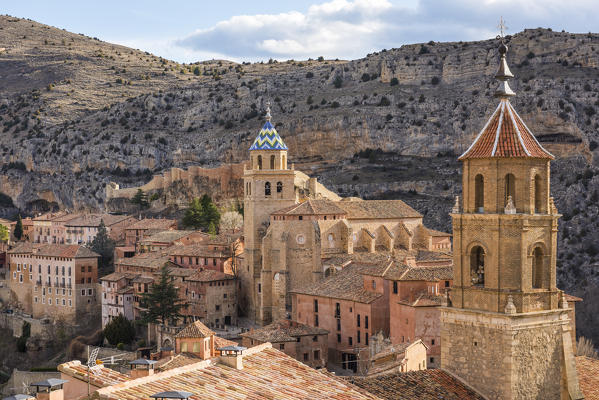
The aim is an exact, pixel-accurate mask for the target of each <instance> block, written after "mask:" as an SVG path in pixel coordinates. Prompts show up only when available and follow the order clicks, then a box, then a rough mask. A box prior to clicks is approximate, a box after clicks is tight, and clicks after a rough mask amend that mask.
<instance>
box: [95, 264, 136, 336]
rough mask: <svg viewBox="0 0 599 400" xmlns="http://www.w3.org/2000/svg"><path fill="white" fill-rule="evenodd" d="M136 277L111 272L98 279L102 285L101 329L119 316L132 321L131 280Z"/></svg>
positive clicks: (132, 294) (134, 275) (131, 274)
mask: <svg viewBox="0 0 599 400" xmlns="http://www.w3.org/2000/svg"><path fill="white" fill-rule="evenodd" d="M138 276H140V275H139V274H135V273H130V272H125V273H123V272H113V273H112V274H109V275H106V276H103V277H101V278H100V282H101V283H102V328H104V327H105V326H106V324H108V323H109V322H110V321H111V320H112V319H113V318H115V317H117V316H118V315H119V314H122V315H123V316H124V317H125V318H127V319H128V320H130V321H131V320H133V319H134V314H133V308H134V304H135V301H134V293H135V291H134V289H133V280H134V279H135V278H137V277H138Z"/></svg>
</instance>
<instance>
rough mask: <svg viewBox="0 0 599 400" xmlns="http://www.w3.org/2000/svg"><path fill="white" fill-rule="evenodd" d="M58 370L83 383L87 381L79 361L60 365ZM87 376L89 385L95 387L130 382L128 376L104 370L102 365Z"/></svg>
mask: <svg viewBox="0 0 599 400" xmlns="http://www.w3.org/2000/svg"><path fill="white" fill-rule="evenodd" d="M58 370H59V371H60V372H62V373H64V374H66V375H68V376H71V377H73V378H75V379H79V380H81V381H83V382H87V380H88V377H87V375H88V372H87V366H86V365H81V361H70V362H67V363H64V364H60V365H59V366H58ZM89 375H90V380H89V383H90V384H91V385H94V386H95V387H106V386H111V385H115V384H117V383H121V382H127V381H129V380H131V377H130V376H129V375H125V374H121V373H120V372H117V371H115V370H113V369H110V368H105V367H104V366H103V365H97V366H95V367H93V372H92V373H91V374H89Z"/></svg>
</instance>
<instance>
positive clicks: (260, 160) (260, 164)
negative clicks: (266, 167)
mask: <svg viewBox="0 0 599 400" xmlns="http://www.w3.org/2000/svg"><path fill="white" fill-rule="evenodd" d="M258 169H262V156H258Z"/></svg>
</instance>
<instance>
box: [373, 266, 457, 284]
mask: <svg viewBox="0 0 599 400" xmlns="http://www.w3.org/2000/svg"><path fill="white" fill-rule="evenodd" d="M385 278H386V279H389V280H393V281H427V282H434V281H447V280H452V279H453V266H451V265H438V266H437V265H434V266H433V265H431V266H429V265H416V266H409V265H406V264H402V263H395V264H394V265H393V266H392V267H391V268H389V270H387V272H386V273H385Z"/></svg>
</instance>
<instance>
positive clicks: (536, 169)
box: [441, 42, 582, 399]
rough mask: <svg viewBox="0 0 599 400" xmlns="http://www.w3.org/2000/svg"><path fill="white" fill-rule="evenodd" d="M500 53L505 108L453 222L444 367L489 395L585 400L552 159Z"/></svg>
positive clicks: (487, 129)
mask: <svg viewBox="0 0 599 400" xmlns="http://www.w3.org/2000/svg"><path fill="white" fill-rule="evenodd" d="M507 50H508V49H507V46H506V45H505V44H504V43H503V42H502V43H501V45H500V47H499V53H500V64H499V69H498V71H497V73H496V75H495V78H496V79H497V80H498V81H499V87H498V89H497V91H496V93H495V96H496V97H497V98H498V99H499V105H498V106H497V109H496V110H495V112H494V113H493V115H492V116H491V118H490V119H489V120H488V122H487V123H486V124H485V126H484V127H483V129H482V130H481V132H480V133H479V135H478V136H477V137H476V139H475V140H474V143H472V145H471V146H470V148H468V150H466V152H465V153H464V154H462V156H460V158H459V160H460V161H461V162H462V196H463V206H462V207H461V208H460V206H459V202H456V206H455V207H454V209H453V211H452V214H451V217H452V220H453V238H454V243H453V247H454V281H453V282H454V283H453V288H452V290H451V295H450V302H449V304H450V305H449V306H448V307H446V308H443V310H442V313H441V319H442V330H441V349H442V350H441V365H442V368H443V369H445V370H447V371H449V372H451V373H453V374H455V375H457V376H459V377H460V378H462V379H464V380H465V381H466V382H468V383H469V384H470V385H471V386H473V387H474V388H476V389H477V390H478V391H480V392H481V393H482V394H483V395H485V396H487V397H489V398H498V399H499V398H500V399H539V398H544V399H560V398H561V399H579V398H582V396H581V394H580V390H579V387H578V379H577V375H576V366H575V360H574V354H573V351H572V343H571V335H570V329H571V326H570V323H569V319H568V314H567V311H568V305H567V302H566V301H565V299H564V296H563V292H561V291H560V290H559V289H557V287H556V262H555V260H556V246H557V224H558V219H559V217H560V215H559V214H558V212H557V210H556V208H555V206H554V204H553V198H552V197H550V180H549V178H550V162H551V160H552V159H553V158H554V157H553V156H552V155H551V154H550V153H549V152H548V151H546V150H545V149H544V148H543V147H542V146H541V144H540V143H539V142H538V141H537V140H536V138H535V136H534V135H533V134H532V132H531V131H530V129H528V127H527V126H526V124H525V123H524V121H523V120H522V119H521V118H520V116H519V115H518V113H517V112H516V110H515V109H514V108H513V107H512V105H511V103H510V101H509V98H510V97H512V96H514V95H515V93H514V92H513V91H512V90H511V89H510V86H509V84H508V80H509V79H510V78H512V77H513V75H512V73H511V72H510V70H509V67H508V64H507V61H506V54H507Z"/></svg>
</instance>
